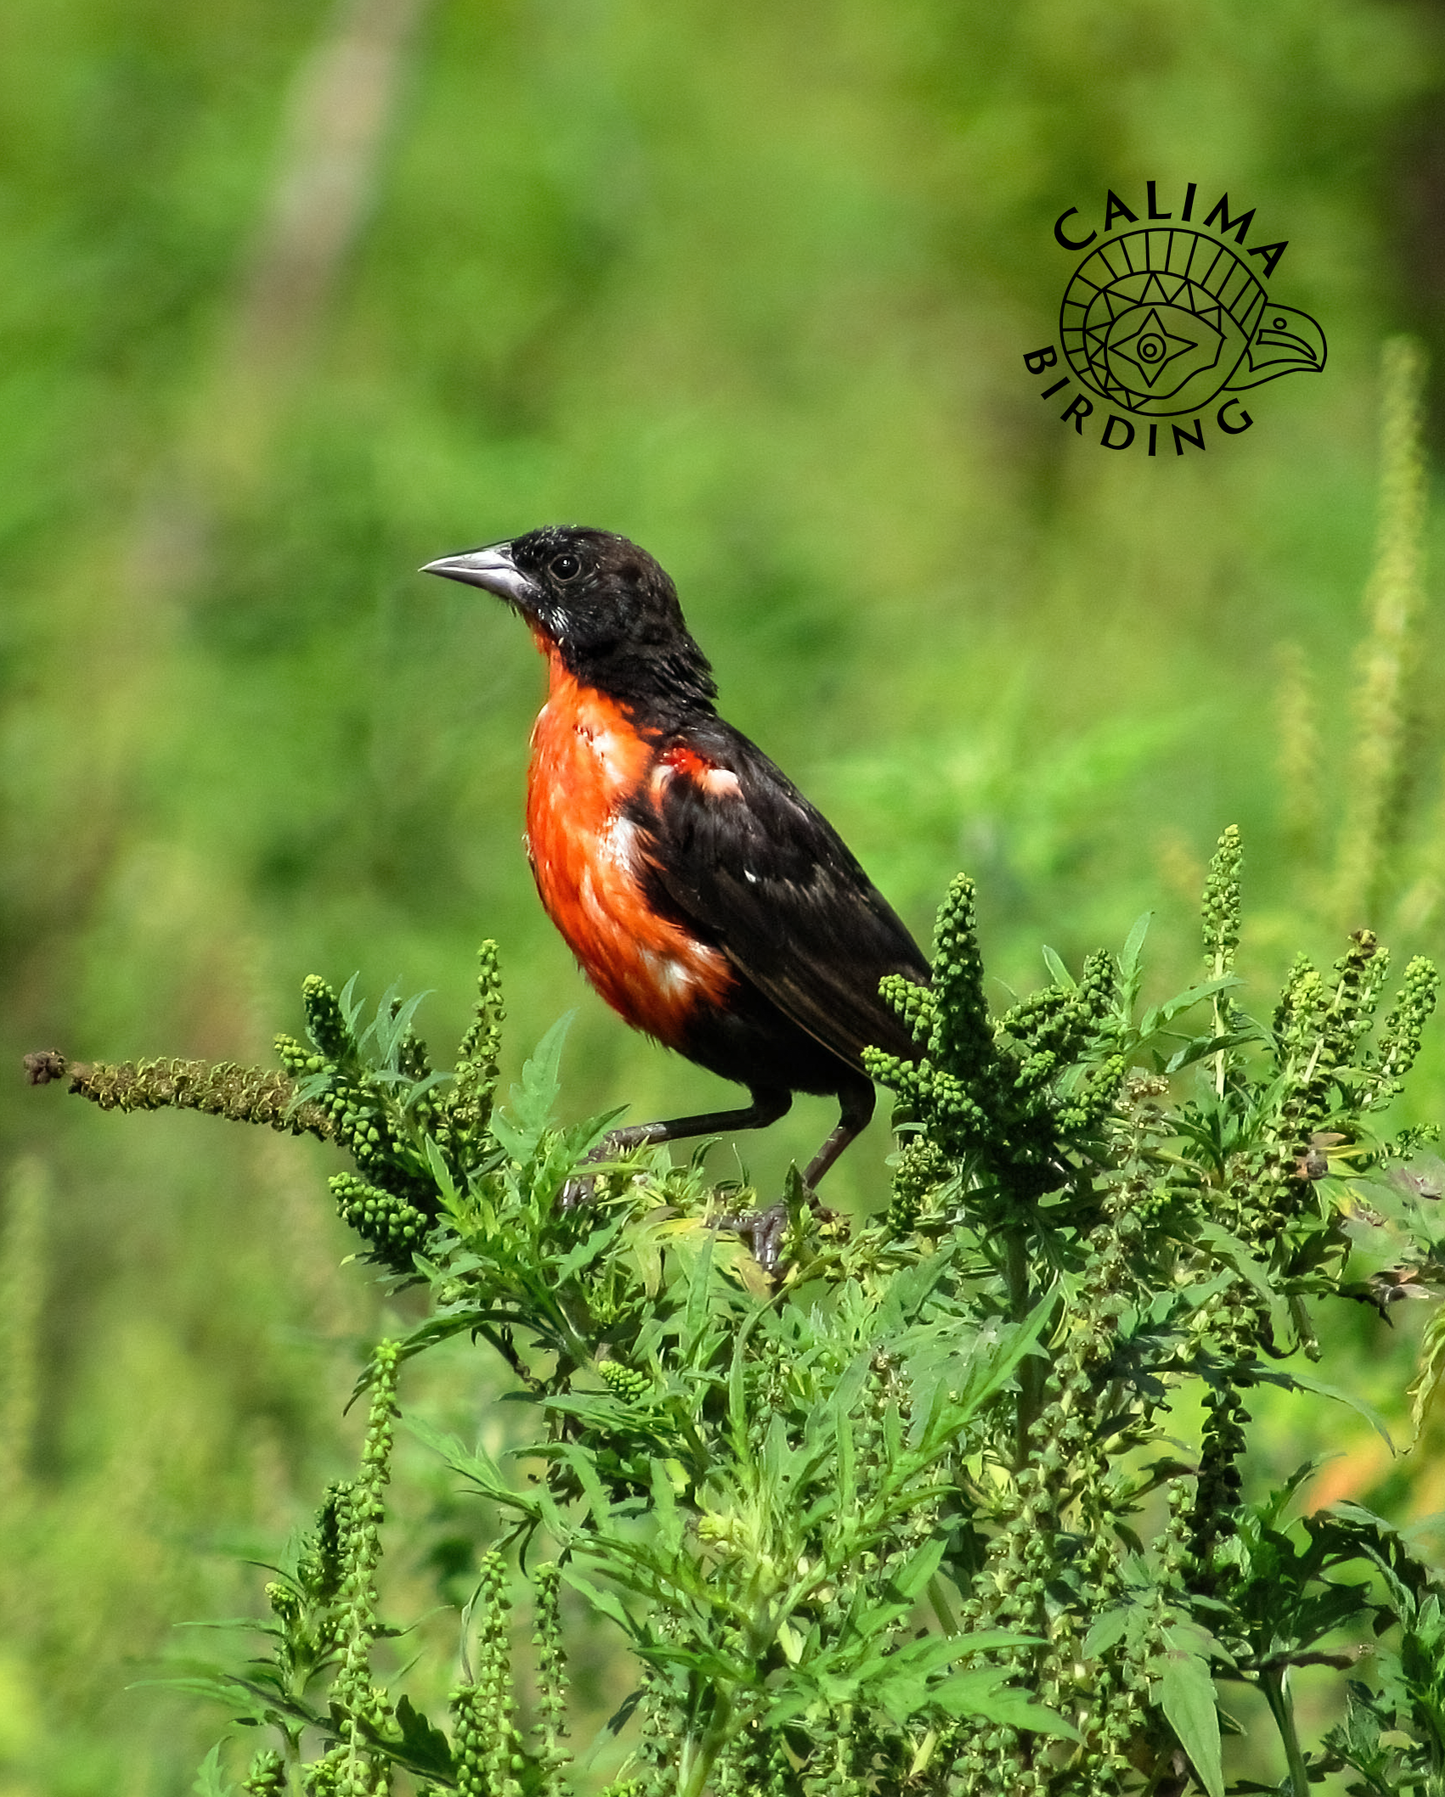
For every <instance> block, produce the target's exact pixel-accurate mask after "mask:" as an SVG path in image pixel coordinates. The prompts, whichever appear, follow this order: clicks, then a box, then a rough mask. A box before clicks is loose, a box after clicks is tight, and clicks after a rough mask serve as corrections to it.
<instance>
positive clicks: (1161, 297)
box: [1024, 181, 1326, 456]
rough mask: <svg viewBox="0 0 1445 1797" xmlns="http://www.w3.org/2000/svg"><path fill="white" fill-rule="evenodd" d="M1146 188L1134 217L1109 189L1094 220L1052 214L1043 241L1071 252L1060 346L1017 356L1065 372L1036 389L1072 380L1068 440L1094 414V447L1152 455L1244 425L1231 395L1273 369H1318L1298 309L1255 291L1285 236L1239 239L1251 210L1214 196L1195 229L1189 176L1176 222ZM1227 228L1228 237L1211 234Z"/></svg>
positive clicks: (1032, 367)
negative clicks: (1050, 238) (1049, 237)
mask: <svg viewBox="0 0 1445 1797" xmlns="http://www.w3.org/2000/svg"><path fill="white" fill-rule="evenodd" d="M1157 186H1158V183H1157V182H1154V181H1150V182H1148V183H1147V193H1148V206H1147V210H1146V212H1145V215H1144V219H1143V220H1141V218H1140V215H1139V214H1138V213H1137V212H1135V211H1133V210H1132V209H1131V208H1130V207H1129V206H1128V205H1126V204H1125V202H1124V201H1123V200H1121V199H1120V198H1119V196H1118V194H1116V193H1115V192H1114V191H1113V189H1112V188H1111V189H1110V190H1109V193H1108V196H1107V198H1106V200H1105V203H1104V220H1103V225H1102V227H1097V226H1096V227H1095V228H1093V229H1089V227H1088V225H1087V222H1085V221H1082V220H1081V219H1080V216H1079V208H1078V207H1077V206H1071V207H1070V208H1069V209H1068V211H1067V212H1065V213H1063V214H1061V215H1060V217H1059V218H1058V219H1057V220H1056V222H1055V224H1054V239H1055V241H1056V242H1057V243H1058V244H1059V245H1060V247H1061V248H1063V249H1065V250H1067V251H1069V253H1070V254H1071V255H1082V256H1083V260H1082V261H1081V262H1080V263H1079V264H1078V266H1077V268H1075V270H1074V272H1073V275H1072V276H1071V278H1070V280H1069V283H1068V285H1067V286H1066V287H1065V289H1064V298H1063V303H1062V305H1061V306H1060V308H1059V344H1058V346H1057V347H1056V346H1055V345H1054V344H1048V345H1046V346H1045V347H1044V348H1043V349H1036V350H1032V351H1030V352H1029V354H1028V355H1026V356H1025V357H1024V366H1025V368H1027V369H1028V371H1029V373H1030V374H1036V375H1037V374H1043V373H1045V371H1046V370H1050V369H1060V370H1062V369H1063V368H1065V367H1066V368H1068V369H1069V370H1070V371H1071V372H1070V373H1067V374H1064V373H1061V375H1060V378H1059V379H1057V380H1055V381H1054V382H1053V383H1052V385H1050V386H1048V387H1046V388H1045V389H1044V390H1043V392H1042V394H1041V397H1042V398H1043V399H1053V398H1055V397H1056V396H1057V395H1060V394H1063V393H1064V392H1065V391H1066V390H1067V389H1070V388H1073V389H1075V390H1074V391H1073V392H1071V393H1070V394H1069V397H1068V400H1067V403H1066V405H1065V407H1064V410H1063V411H1062V412H1061V413H1060V414H1059V417H1060V419H1061V421H1062V422H1063V423H1065V424H1072V425H1073V427H1074V429H1075V431H1076V432H1077V433H1078V435H1079V436H1081V437H1082V436H1084V435H1085V425H1086V421H1089V420H1093V422H1092V423H1089V424H1088V434H1090V435H1093V434H1094V433H1095V432H1097V433H1098V435H1097V440H1098V443H1099V445H1100V447H1101V448H1103V449H1130V448H1132V447H1133V446H1134V445H1135V443H1136V442H1138V443H1139V445H1140V446H1141V447H1143V446H1145V445H1147V451H1146V453H1147V454H1149V455H1151V456H1152V455H1158V454H1160V453H1167V452H1168V450H1169V448H1170V446H1171V443H1172V447H1173V451H1174V454H1175V455H1183V454H1184V453H1185V451H1186V449H1187V448H1189V447H1191V446H1192V447H1193V448H1195V449H1201V450H1202V449H1205V448H1206V447H1207V437H1208V434H1209V432H1210V430H1211V429H1212V430H1214V431H1217V432H1219V433H1220V434H1221V436H1222V437H1223V438H1225V439H1227V438H1229V437H1237V436H1239V435H1240V434H1241V433H1242V432H1244V431H1247V430H1248V429H1249V428H1250V426H1251V425H1252V424H1253V423H1254V419H1253V417H1252V416H1251V414H1250V413H1249V412H1248V411H1246V410H1245V408H1244V406H1243V404H1242V403H1241V401H1240V400H1239V399H1238V398H1237V397H1236V396H1237V395H1238V394H1240V393H1244V392H1247V391H1248V390H1250V389H1251V388H1254V387H1262V386H1264V385H1265V383H1266V382H1268V381H1275V380H1278V379H1279V377H1280V376H1281V375H1282V374H1294V373H1298V372H1300V371H1308V372H1310V373H1314V374H1318V373H1319V372H1320V370H1321V369H1322V368H1323V367H1324V365H1325V355H1326V345H1325V334H1324V332H1323V331H1322V330H1321V329H1320V327H1319V325H1318V324H1317V323H1316V322H1315V320H1314V319H1313V318H1311V317H1310V315H1309V313H1308V312H1300V311H1297V310H1296V309H1295V308H1294V307H1293V306H1282V305H1279V304H1277V303H1276V302H1275V301H1274V300H1272V299H1271V298H1270V297H1269V295H1268V293H1267V292H1266V291H1265V282H1266V281H1268V280H1270V279H1271V278H1272V277H1273V275H1274V271H1275V269H1276V268H1277V267H1278V265H1279V260H1280V257H1281V256H1283V255H1284V253H1285V251H1286V250H1287V249H1288V248H1289V244H1288V242H1284V243H1261V244H1258V245H1256V246H1255V247H1254V248H1251V249H1245V247H1244V244H1245V239H1246V238H1247V236H1248V235H1249V230H1250V227H1251V225H1253V223H1254V209H1253V208H1251V209H1250V210H1249V211H1248V212H1245V213H1242V214H1241V215H1239V216H1238V217H1231V216H1230V211H1229V195H1228V194H1227V193H1225V194H1221V195H1220V197H1219V199H1218V201H1217V202H1216V203H1215V205H1214V207H1213V209H1212V210H1211V211H1210V212H1209V213H1208V214H1207V215H1206V216H1205V218H1204V221H1203V223H1202V224H1199V225H1196V224H1194V223H1193V222H1192V220H1193V217H1194V201H1195V196H1196V194H1197V192H1198V184H1197V183H1196V182H1194V181H1191V182H1190V183H1189V185H1188V186H1187V188H1186V189H1185V191H1184V201H1183V205H1182V206H1181V207H1180V209H1179V213H1178V216H1177V218H1176V217H1175V215H1174V214H1173V213H1172V212H1166V211H1162V210H1161V209H1160V206H1159V201H1158V195H1157V192H1156V189H1157ZM1165 221H1168V222H1165ZM1139 225H1142V227H1143V228H1142V229H1138V230H1130V229H1128V228H1120V227H1128V226H1139ZM1231 234H1232V235H1233V238H1234V246H1237V247H1234V246H1231V245H1230V244H1229V243H1227V242H1225V241H1223V240H1224V239H1225V238H1227V237H1229V236H1230V235H1231ZM1085 252H1087V253H1085ZM1060 349H1062V352H1063V360H1062V362H1061V361H1060V355H1059V351H1060ZM1104 414H1107V415H1106V416H1105V415H1104ZM1161 421H1163V422H1162V423H1161Z"/></svg>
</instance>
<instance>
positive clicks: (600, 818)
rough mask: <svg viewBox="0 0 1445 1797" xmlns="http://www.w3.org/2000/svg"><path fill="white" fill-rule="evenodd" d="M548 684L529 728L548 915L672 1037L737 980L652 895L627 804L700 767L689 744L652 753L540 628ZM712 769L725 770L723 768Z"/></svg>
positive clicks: (532, 820) (530, 792) (627, 1009)
mask: <svg viewBox="0 0 1445 1797" xmlns="http://www.w3.org/2000/svg"><path fill="white" fill-rule="evenodd" d="M538 647H539V648H540V649H541V650H542V651H543V653H544V654H545V655H546V656H547V662H548V668H549V672H550V690H549V692H548V696H547V703H546V704H545V705H544V706H543V707H542V709H541V711H540V712H539V713H538V715H537V722H536V724H535V725H534V726H533V729H532V763H531V768H530V770H529V773H528V777H527V855H528V859H529V860H530V861H531V863H532V873H533V875H534V877H535V879H536V881H537V891H538V893H539V894H540V895H541V899H542V903H543V905H544V906H545V907H546V910H547V915H548V916H549V917H550V918H551V919H552V921H553V923H554V924H556V926H557V928H558V929H559V930H560V931H561V932H562V935H563V937H564V938H565V939H566V942H567V945H568V946H569V947H570V948H571V950H572V953H573V954H574V955H576V957H577V959H578V961H579V963H580V964H581V967H582V971H583V972H584V973H585V974H586V975H587V977H588V979H589V980H590V981H591V982H592V984H593V985H594V986H595V987H596V989H597V991H598V992H599V993H600V994H601V996H602V997H603V998H604V999H606V1001H607V1003H608V1004H609V1005H611V1006H612V1008H613V1010H615V1011H617V1012H618V1013H619V1014H620V1015H621V1016H622V1017H624V1018H625V1019H626V1020H627V1022H628V1023H630V1024H632V1025H633V1027H634V1028H636V1029H640V1030H645V1031H646V1032H647V1033H648V1034H649V1035H651V1036H655V1037H657V1039H658V1040H659V1041H660V1042H664V1043H666V1044H667V1045H668V1046H669V1047H677V1046H678V1045H679V1043H680V1041H681V1038H682V1035H683V1033H684V1029H685V1025H686V1021H687V1018H688V1016H689V1014H690V1013H691V1011H692V1009H693V1007H694V1006H695V1005H696V1004H697V1003H698V1002H699V1001H700V1000H703V999H705V1000H707V1001H709V1002H710V1003H712V1004H716V1003H718V1002H719V1001H720V1000H721V998H722V996H723V995H724V994H725V993H726V992H727V990H728V988H729V987H730V986H731V985H732V984H733V981H734V975H733V972H732V969H731V967H730V966H729V964H728V962H727V959H726V958H725V957H724V956H723V955H722V954H720V953H719V952H718V950H717V949H714V948H711V947H709V946H708V945H707V944H705V943H701V942H698V941H696V940H695V939H694V938H693V937H692V936H690V935H689V934H688V933H687V931H686V930H685V929H684V928H683V927H682V926H681V925H679V924H676V923H674V922H672V921H671V920H670V919H667V918H663V917H659V916H658V915H657V914H656V913H655V912H654V911H653V910H652V909H651V907H650V906H649V905H648V903H647V899H646V895H645V892H644V889H643V885H642V879H641V872H642V867H641V859H640V850H641V844H640V843H639V840H638V838H639V830H638V826H637V825H636V824H635V823H633V822H632V820H631V819H630V818H629V817H627V815H626V809H627V806H628V804H629V801H631V800H633V799H634V798H635V797H636V796H637V795H638V794H639V793H640V792H641V791H642V790H643V789H644V788H646V789H647V792H648V796H649V797H651V798H653V799H654V800H655V799H656V798H657V797H658V796H659V794H660V791H661V786H662V784H664V783H665V781H666V780H667V779H669V778H671V777H673V776H674V774H676V773H685V774H689V775H692V777H694V778H697V777H698V776H699V774H700V775H702V777H703V778H704V779H705V778H706V777H707V773H708V770H707V768H706V765H705V764H702V763H701V759H700V758H699V757H697V756H692V759H693V760H695V761H698V762H699V769H698V770H697V771H696V772H694V770H693V769H692V768H690V767H684V766H683V758H686V757H687V756H688V755H689V753H690V752H689V751H688V750H686V749H678V748H676V747H674V748H673V749H672V750H670V751H667V752H665V753H664V754H663V755H659V754H658V751H657V747H656V744H655V743H653V742H650V741H648V739H647V738H646V737H645V736H643V735H641V734H640V733H639V732H638V730H637V728H636V726H635V724H634V723H633V722H632V720H631V718H630V717H629V716H628V713H627V711H626V709H625V708H624V707H623V706H621V705H619V704H618V703H617V701H616V700H614V699H609V698H607V697H606V696H605V695H604V694H602V693H599V692H598V691H597V690H596V689H595V688H592V687H586V686H582V685H580V684H579V683H578V681H577V680H576V678H575V677H574V676H573V675H572V674H570V673H569V672H568V671H567V669H566V668H565V667H564V666H563V663H562V658H561V656H560V655H558V653H557V651H556V650H555V648H553V647H552V645H551V644H549V643H548V642H547V641H546V640H545V638H539V639H538ZM711 772H712V776H713V778H714V779H717V778H723V779H726V780H728V781H731V783H732V787H733V789H736V786H737V781H736V778H735V776H733V775H732V774H729V773H727V771H726V770H725V769H715V770H711Z"/></svg>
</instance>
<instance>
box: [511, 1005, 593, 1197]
mask: <svg viewBox="0 0 1445 1797" xmlns="http://www.w3.org/2000/svg"><path fill="white" fill-rule="evenodd" d="M576 1015H577V1013H576V1012H575V1011H569V1012H568V1013H567V1015H566V1016H565V1017H559V1018H558V1020H557V1021H556V1023H554V1024H553V1025H552V1027H551V1029H549V1030H548V1031H547V1033H546V1035H545V1036H543V1038H542V1040H541V1041H540V1042H539V1043H538V1044H537V1046H536V1048H535V1049H534V1050H533V1052H532V1055H531V1058H530V1059H529V1060H528V1061H527V1062H526V1063H525V1065H524V1066H523V1068H522V1083H521V1085H519V1086H513V1087H512V1090H511V1093H510V1095H509V1097H510V1103H511V1116H510V1117H507V1116H506V1115H505V1114H503V1115H501V1116H499V1117H494V1118H493V1120H492V1129H493V1133H494V1134H495V1135H496V1137H497V1140H498V1141H499V1142H502V1145H503V1146H504V1147H505V1148H506V1149H507V1152H508V1153H509V1154H510V1155H511V1156H512V1158H513V1159H514V1160H517V1161H522V1162H525V1161H528V1160H530V1159H531V1157H532V1155H533V1154H535V1153H536V1150H537V1145H538V1143H539V1142H540V1141H541V1140H542V1137H543V1136H544V1135H545V1134H546V1131H547V1127H548V1125H549V1124H550V1123H551V1121H552V1112H553V1110H554V1108H555V1107H556V1103H557V1099H558V1097H559V1095H560V1093H561V1091H562V1082H561V1079H560V1077H559V1074H560V1069H561V1066H562V1045H563V1043H564V1042H565V1041H566V1039H567V1031H568V1030H569V1029H570V1028H571V1027H572V1019H573V1018H574V1017H575V1016H576ZM499 1122H500V1123H502V1125H503V1127H504V1128H505V1129H506V1130H507V1131H508V1134H509V1135H510V1136H511V1137H512V1141H511V1142H508V1141H505V1140H504V1138H503V1135H502V1131H501V1130H500V1129H498V1128H497V1124H498V1123H499ZM513 1143H515V1144H516V1146H513ZM518 1148H520V1149H521V1150H522V1152H520V1153H519V1152H518Z"/></svg>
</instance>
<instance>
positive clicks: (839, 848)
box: [636, 718, 929, 1067]
mask: <svg viewBox="0 0 1445 1797" xmlns="http://www.w3.org/2000/svg"><path fill="white" fill-rule="evenodd" d="M657 769H658V772H657V774H656V776H655V777H654V779H653V780H652V781H651V783H650V784H649V786H648V788H647V789H646V790H645V791H644V792H643V793H640V794H639V795H638V805H637V811H636V821H637V822H638V823H639V824H641V825H642V826H643V840H644V842H645V843H647V846H646V848H645V849H644V854H645V858H646V860H647V862H648V865H649V870H650V874H651V879H652V883H653V887H654V892H655V894H656V895H657V897H658V898H659V899H662V900H665V901H666V902H667V903H668V904H670V906H671V907H672V908H673V909H674V910H676V911H678V912H680V913H682V915H683V916H684V917H685V918H686V919H688V920H689V921H690V922H691V923H692V924H693V925H694V926H695V927H700V928H701V930H702V931H704V932H705V933H706V935H707V936H708V937H709V938H710V939H711V940H712V941H714V942H715V943H716V944H717V945H718V947H719V948H720V949H721V950H722V951H723V953H724V954H726V955H727V957H728V959H729V960H730V961H731V962H732V963H733V965H734V966H735V967H736V968H737V969H738V970H739V971H740V972H741V973H743V974H744V975H746V977H747V978H748V979H749V980H751V981H752V983H753V984H754V985H755V986H756V987H758V989H759V990H760V991H761V992H763V993H764V994H765V995H766V997H768V998H769V999H771V1001H772V1002H773V1003H774V1004H775V1005H777V1006H778V1008H779V1009H780V1010H781V1011H783V1012H784V1013H785V1014H786V1015H787V1016H788V1017H790V1018H792V1020H793V1021H794V1022H795V1023H797V1024H798V1025H800V1026H801V1027H802V1028H803V1029H805V1030H807V1031H808V1033H809V1034H810V1035H812V1036H814V1037H816V1038H817V1040H818V1041H820V1042H822V1043H823V1044H824V1045H825V1046H826V1047H827V1048H830V1049H831V1050H832V1051H833V1052H834V1053H835V1054H837V1055H840V1056H841V1057H842V1058H843V1059H844V1060H845V1061H848V1062H850V1063H851V1064H852V1065H853V1066H855V1067H859V1066H861V1064H862V1062H861V1054H862V1050H863V1048H864V1047H865V1045H866V1044H868V1043H873V1044H875V1045H876V1046H878V1047H880V1048H884V1049H886V1050H888V1051H889V1052H890V1053H892V1054H898V1055H905V1056H909V1057H912V1056H914V1055H916V1054H917V1052H918V1051H917V1048H916V1047H915V1045H914V1043H913V1040H912V1038H911V1037H910V1036H909V1034H908V1032H907V1030H906V1029H905V1028H904V1026H903V1024H902V1023H901V1022H900V1020H899V1019H898V1017H897V1016H896V1015H895V1014H894V1012H893V1011H892V1010H891V1009H890V1008H889V1007H888V1006H887V1005H886V1004H885V1003H884V1002H883V1000H882V999H881V998H880V997H879V996H878V982H879V980H881V979H882V977H883V975H884V974H886V973H902V974H906V975H907V976H908V977H909V978H910V979H913V980H917V981H920V982H926V981H927V980H928V979H929V967H928V963H927V961H926V960H925V959H924V957H923V954H922V952H921V950H920V949H919V947H918V945H917V943H916V942H914V940H913V938H912V936H910V935H909V933H908V931H907V929H906V928H905V927H904V925H903V923H902V922H901V920H900V919H899V917H898V916H897V914H896V913H895V912H894V910H893V908H892V906H891V905H890V904H889V903H888V901H887V900H886V899H885V898H884V897H883V895H882V894H881V893H880V892H879V891H878V889H877V888H876V887H875V886H874V884H873V882H872V881H871V880H870V879H869V878H868V876H867V874H866V873H864V871H863V869H862V867H861V866H860V865H859V863H858V861H857V859H856V858H855V857H854V855H853V854H852V853H851V851H850V850H849V849H848V847H847V845H846V843H844V841H843V839H842V838H841V837H840V836H839V835H838V832H837V831H836V830H835V829H834V828H833V826H832V825H831V824H830V823H829V822H828V820H827V818H825V817H824V816H823V814H822V813H821V812H820V811H819V810H817V808H816V807H815V806H813V805H810V804H809V803H808V801H807V800H806V799H805V798H804V797H803V795H802V794H801V793H800V792H799V791H798V789H797V788H796V787H795V786H794V785H793V783H792V782H791V781H790V780H789V779H788V778H787V776H786V775H785V774H784V773H783V772H782V771H781V770H780V769H779V768H778V767H776V766H775V765H774V764H773V763H772V762H771V761H770V760H769V759H768V757H767V756H766V755H764V754H763V752H762V750H761V749H759V748H758V747H757V746H756V744H754V743H751V742H749V741H748V739H747V737H745V736H743V735H742V734H741V732H740V731H737V730H734V729H733V727H732V726H731V725H730V724H726V723H724V722H723V721H722V720H721V719H720V718H717V719H709V720H708V721H707V722H705V723H702V724H698V725H693V726H690V727H689V728H688V729H686V730H684V731H682V732H680V733H679V734H678V735H676V736H674V737H670V738H668V739H667V742H666V743H665V744H664V745H663V751H662V756H661V759H660V760H659V761H658V763H657ZM649 837H650V838H651V842H650V843H649V842H647V839H648V838H649Z"/></svg>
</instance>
